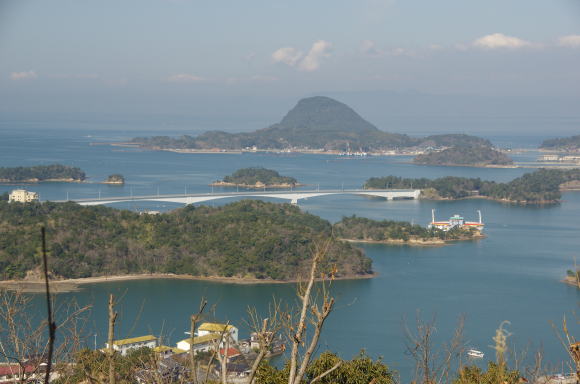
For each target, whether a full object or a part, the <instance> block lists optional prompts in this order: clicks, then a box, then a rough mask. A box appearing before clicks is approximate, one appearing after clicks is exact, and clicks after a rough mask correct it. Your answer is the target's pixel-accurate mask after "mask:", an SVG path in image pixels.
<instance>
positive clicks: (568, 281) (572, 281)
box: [560, 276, 580, 288]
mask: <svg viewBox="0 0 580 384" xmlns="http://www.w3.org/2000/svg"><path fill="white" fill-rule="evenodd" d="M560 282H562V283H564V284H567V285H571V286H573V287H576V288H580V283H579V282H578V281H577V280H576V279H574V278H573V277H570V276H566V277H565V278H563V279H562V280H560Z"/></svg>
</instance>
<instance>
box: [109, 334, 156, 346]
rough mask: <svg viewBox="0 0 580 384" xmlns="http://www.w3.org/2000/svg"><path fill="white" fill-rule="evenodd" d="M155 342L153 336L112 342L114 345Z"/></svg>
mask: <svg viewBox="0 0 580 384" xmlns="http://www.w3.org/2000/svg"><path fill="white" fill-rule="evenodd" d="M153 340H157V338H156V337H155V336H153V335H145V336H139V337H132V338H130V339H121V340H115V341H113V344H114V345H126V344H133V343H141V342H145V341H153Z"/></svg>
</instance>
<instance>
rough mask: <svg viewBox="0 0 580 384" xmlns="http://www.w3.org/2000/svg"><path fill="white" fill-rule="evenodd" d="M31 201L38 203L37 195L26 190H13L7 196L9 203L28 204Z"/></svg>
mask: <svg viewBox="0 0 580 384" xmlns="http://www.w3.org/2000/svg"><path fill="white" fill-rule="evenodd" d="M32 201H38V193H36V192H30V191H27V190H26V189H15V190H13V191H12V192H10V195H8V202H9V203H12V202H17V203H30V202H32Z"/></svg>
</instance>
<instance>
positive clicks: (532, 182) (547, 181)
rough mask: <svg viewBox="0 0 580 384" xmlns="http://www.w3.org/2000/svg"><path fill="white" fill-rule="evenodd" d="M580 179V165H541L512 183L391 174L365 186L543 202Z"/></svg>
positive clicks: (433, 194) (428, 195) (430, 195)
mask: <svg viewBox="0 0 580 384" xmlns="http://www.w3.org/2000/svg"><path fill="white" fill-rule="evenodd" d="M578 181H580V170H579V169H570V170H560V169H539V170H537V171H535V172H532V173H526V174H525V175H523V176H521V177H518V178H516V179H514V180H512V181H510V182H508V183H498V182H495V181H486V180H481V179H479V178H466V177H454V176H447V177H442V178H438V179H433V180H431V179H427V178H420V179H409V178H401V177H397V176H387V177H373V178H370V179H368V180H367V181H366V182H365V184H364V187H365V188H368V189H385V188H415V189H421V197H422V198H427V199H461V198H466V197H486V198H490V199H493V200H498V201H504V202H513V203H524V204H526V203H527V204H543V203H556V202H558V201H559V200H560V198H561V197H562V194H561V189H566V187H567V185H574V184H575V183H577V182H578Z"/></svg>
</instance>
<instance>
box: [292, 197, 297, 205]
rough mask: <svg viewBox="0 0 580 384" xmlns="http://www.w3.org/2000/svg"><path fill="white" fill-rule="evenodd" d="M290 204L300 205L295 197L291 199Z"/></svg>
mask: <svg viewBox="0 0 580 384" xmlns="http://www.w3.org/2000/svg"><path fill="white" fill-rule="evenodd" d="M290 204H294V205H298V199H297V198H295V199H292V200H290Z"/></svg>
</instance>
